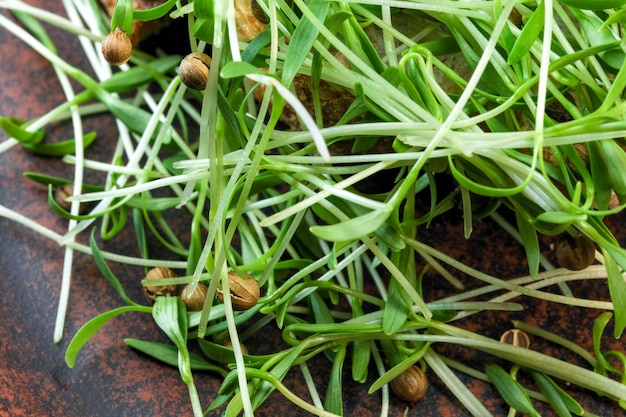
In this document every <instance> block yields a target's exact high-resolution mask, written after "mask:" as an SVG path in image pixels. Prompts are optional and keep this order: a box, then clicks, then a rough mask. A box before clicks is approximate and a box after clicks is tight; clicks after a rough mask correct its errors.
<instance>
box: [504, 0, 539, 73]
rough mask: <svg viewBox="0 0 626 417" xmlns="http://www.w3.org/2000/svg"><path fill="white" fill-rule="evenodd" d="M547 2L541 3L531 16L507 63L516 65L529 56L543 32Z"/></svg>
mask: <svg viewBox="0 0 626 417" xmlns="http://www.w3.org/2000/svg"><path fill="white" fill-rule="evenodd" d="M545 11H546V7H545V1H542V2H541V3H539V5H538V6H537V8H536V9H535V11H534V12H533V14H532V15H531V16H530V18H529V19H528V21H527V22H526V24H524V28H523V29H522V32H521V33H520V35H519V37H518V38H517V40H516V41H515V44H513V48H512V49H511V52H510V53H509V57H508V59H507V63H508V64H509V65H515V64H517V63H518V62H520V61H521V60H522V58H524V57H525V56H527V55H528V51H530V48H531V47H532V46H533V44H534V43H535V41H536V40H537V39H538V38H539V34H540V33H541V31H542V30H543V25H544V17H545Z"/></svg>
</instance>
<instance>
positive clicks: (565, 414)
mask: <svg viewBox="0 0 626 417" xmlns="http://www.w3.org/2000/svg"><path fill="white" fill-rule="evenodd" d="M529 372H530V374H531V375H532V377H533V379H534V380H535V382H537V385H538V386H539V389H540V391H541V393H542V394H543V396H544V397H546V399H547V400H548V402H549V403H550V405H551V406H552V408H553V409H554V411H556V413H557V414H558V415H559V417H570V416H571V415H572V414H571V413H574V414H576V415H577V416H582V415H583V413H584V412H585V409H584V408H583V407H582V406H581V405H580V404H579V403H578V402H577V401H576V400H575V399H573V398H572V397H571V396H570V395H569V394H568V393H567V392H565V391H563V390H562V389H561V387H559V386H558V385H557V384H556V383H555V382H554V381H553V380H552V378H550V377H549V376H547V375H546V374H544V373H542V372H537V371H533V370H529Z"/></svg>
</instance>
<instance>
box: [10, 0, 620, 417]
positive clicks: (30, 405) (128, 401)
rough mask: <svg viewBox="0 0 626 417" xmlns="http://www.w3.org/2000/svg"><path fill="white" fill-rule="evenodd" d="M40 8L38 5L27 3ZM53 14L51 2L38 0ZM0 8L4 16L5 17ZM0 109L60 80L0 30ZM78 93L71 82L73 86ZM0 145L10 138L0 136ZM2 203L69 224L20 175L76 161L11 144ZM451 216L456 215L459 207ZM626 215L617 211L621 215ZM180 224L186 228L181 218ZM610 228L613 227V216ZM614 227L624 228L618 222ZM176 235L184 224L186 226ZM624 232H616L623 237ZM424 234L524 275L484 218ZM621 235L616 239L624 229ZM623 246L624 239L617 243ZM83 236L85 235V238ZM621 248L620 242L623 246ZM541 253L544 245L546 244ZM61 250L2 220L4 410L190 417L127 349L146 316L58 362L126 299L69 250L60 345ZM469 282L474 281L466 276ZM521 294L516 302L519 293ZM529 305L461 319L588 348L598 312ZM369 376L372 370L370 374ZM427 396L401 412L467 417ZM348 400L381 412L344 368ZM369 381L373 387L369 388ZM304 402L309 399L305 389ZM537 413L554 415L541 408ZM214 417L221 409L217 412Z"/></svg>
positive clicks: (127, 277)
mask: <svg viewBox="0 0 626 417" xmlns="http://www.w3.org/2000/svg"><path fill="white" fill-rule="evenodd" d="M34 3H38V4H42V3H44V2H41V1H38V2H34ZM45 3H46V7H48V8H53V9H55V10H56V11H58V10H59V9H60V5H59V3H60V2H59V3H57V2H45ZM3 13H4V12H3ZM52 33H53V35H54V36H55V39H57V40H58V45H59V49H60V53H61V55H62V56H63V57H64V58H66V59H67V60H68V61H69V62H71V63H73V64H75V65H80V64H81V62H80V56H79V55H78V54H77V53H76V51H77V49H78V48H77V45H76V44H75V41H74V40H73V39H71V38H68V37H67V36H63V34H62V33H61V32H60V31H57V30H52ZM0 57H1V58H0V115H2V116H14V117H20V118H24V119H29V118H32V117H36V116H39V115H41V114H43V113H44V112H46V111H48V110H49V109H51V108H53V107H54V106H55V105H58V104H59V103H61V102H63V96H62V94H61V90H60V87H59V86H58V85H57V84H56V83H55V80H56V78H55V76H54V74H53V71H52V68H51V67H50V66H49V65H48V64H47V63H46V61H45V60H43V59H42V58H41V57H39V56H38V55H37V54H36V53H35V52H34V51H32V50H30V49H29V48H26V47H24V46H23V45H22V44H21V43H20V42H19V41H18V40H17V39H16V38H15V37H13V36H12V35H10V34H8V33H7V32H6V31H5V30H1V29H0ZM77 88H79V87H77ZM110 124H111V119H109V118H108V117H96V118H92V119H90V120H88V121H87V123H86V126H85V130H86V131H89V130H96V131H97V132H98V137H99V140H98V141H97V143H96V144H95V145H94V146H93V147H92V148H90V149H89V150H88V151H87V156H88V157H97V156H99V155H107V154H108V153H109V152H110V149H108V148H109V146H108V142H107V140H106V139H107V137H109V138H110V137H111V135H113V134H114V132H112V131H111V129H110V127H109V126H110ZM0 135H1V136H0V140H1V141H4V140H6V136H5V135H4V134H0ZM72 136H73V134H72V132H71V128H70V127H69V126H68V125H65V124H59V125H55V126H53V127H51V128H50V129H48V137H47V138H48V139H47V140H51V141H55V140H62V139H66V138H69V137H72ZM0 166H1V167H2V168H1V169H0V204H2V205H4V206H6V207H9V208H11V209H13V210H15V211H17V212H18V213H22V214H24V215H27V216H28V217H29V218H31V219H34V220H35V221H36V222H38V223H39V224H42V225H45V226H46V227H48V228H51V229H53V230H55V231H56V232H57V233H63V232H64V231H65V230H66V227H67V224H66V221H64V220H62V219H60V218H59V217H58V216H56V215H55V214H54V213H52V211H51V210H50V209H49V208H48V206H47V202H46V189H45V188H44V187H42V186H39V185H37V184H34V183H32V182H31V181H29V180H27V179H25V178H24V177H23V176H22V175H21V173H22V172H23V171H37V172H43V173H49V174H54V175H64V174H65V175H70V174H71V172H72V168H71V167H68V166H66V165H64V164H62V163H61V162H60V161H58V160H53V159H48V158H42V157H36V156H33V155H31V154H28V153H26V152H24V151H23V150H22V149H20V147H19V146H15V147H13V148H12V149H11V150H9V151H7V152H4V153H1V154H0ZM455 214H457V215H458V213H455ZM621 219H622V220H623V216H622V218H621ZM181 223H183V224H184V222H183V221H181ZM614 223H618V221H615V222H614ZM618 228H621V229H622V231H623V230H624V226H623V225H622V224H618ZM182 230H183V233H184V228H183V229H182ZM622 235H623V234H622ZM420 238H421V239H424V240H425V241H427V242H428V243H430V244H432V245H434V246H436V247H437V248H440V249H441V250H443V251H444V252H447V253H449V254H450V255H452V256H455V257H458V258H459V259H460V260H462V261H463V262H467V263H468V264H470V265H472V266H474V267H476V268H478V269H480V270H482V271H485V272H488V273H491V274H494V275H496V276H502V277H514V276H519V275H522V274H524V273H525V267H526V265H525V262H524V261H522V258H523V251H522V250H521V248H520V247H519V245H517V244H515V243H514V242H512V241H511V239H509V238H507V237H506V236H504V234H503V233H502V232H499V231H496V228H495V227H494V225H493V224H492V223H490V222H488V221H484V222H477V223H476V225H475V230H474V233H473V236H472V239H471V240H470V241H466V240H464V238H463V233H462V224H461V223H460V221H459V220H458V216H457V217H456V218H454V217H450V216H448V217H446V218H444V219H443V220H440V221H437V222H435V223H434V224H433V225H432V227H431V228H430V230H429V231H427V232H422V234H421V235H420ZM622 238H623V236H622ZM133 241H134V237H133V235H132V233H130V232H129V231H126V232H124V234H123V235H122V238H121V239H120V238H117V239H115V241H114V242H104V243H102V244H103V248H104V249H107V250H113V251H116V252H123V253H127V254H130V255H137V250H136V249H135V247H134V245H133ZM622 241H623V242H624V240H622ZM83 243H85V242H83ZM624 243H626V242H624ZM543 244H544V245H545V248H546V251H547V252H546V253H548V255H549V256H552V255H551V254H550V252H549V251H548V250H547V247H548V244H549V240H547V239H546V240H545V241H544V242H543ZM63 252H64V250H63V248H62V247H60V246H58V245H57V244H56V243H54V242H52V241H50V240H48V239H45V238H42V237H41V236H39V235H38V234H37V233H35V232H33V231H32V230H29V229H28V228H26V227H24V226H20V225H17V224H16V223H14V222H11V221H9V220H7V219H4V218H0V294H2V297H1V298H0V300H1V302H0V336H1V339H0V416H14V417H20V416H31V415H40V416H65V417H72V416H102V417H112V416H163V415H167V416H186V415H191V409H190V406H189V401H188V394H187V389H186V387H185V386H184V384H183V383H182V381H181V380H180V378H179V376H178V372H177V370H176V369H173V368H168V367H166V366H163V365H160V364H158V363H156V362H154V361H152V360H151V359H149V358H146V357H144V356H142V355H140V354H137V353H136V352H134V351H131V350H130V349H128V348H126V347H125V345H124V342H123V339H124V338H126V337H135V338H143V339H148V340H157V341H165V339H164V336H163V335H162V334H161V333H160V332H159V331H158V330H157V329H156V328H155V326H154V325H153V324H152V322H151V318H150V317H149V316H148V315H145V314H144V315H141V314H128V315H124V316H120V317H118V318H116V319H114V320H113V321H111V322H110V323H109V324H108V325H106V326H105V327H104V328H103V329H102V331H100V332H99V333H98V334H97V335H96V336H95V337H94V338H93V340H92V341H90V342H89V343H88V344H87V345H86V347H85V349H84V351H83V352H82V353H81V355H80V357H79V360H78V363H77V365H76V367H75V368H73V369H70V368H68V367H67V366H66V364H65V361H64V352H65V348H66V347H67V344H68V342H69V339H70V338H71V336H72V335H73V334H74V333H75V332H76V330H77V329H78V328H79V327H80V326H81V325H82V324H83V323H85V322H86V321H87V320H88V319H90V318H91V317H93V316H94V315H97V314H99V313H101V312H103V311H105V310H107V309H110V308H114V307H118V306H121V305H123V302H122V300H120V299H119V297H118V296H117V294H116V293H115V291H114V290H113V289H112V288H111V287H110V286H109V285H108V283H107V282H106V281H105V280H104V279H103V278H102V277H101V275H100V273H99V272H98V271H97V268H96V267H95V265H94V264H93V262H92V261H91V259H90V257H88V256H87V255H83V254H76V255H75V267H74V270H73V275H74V279H73V282H72V287H71V303H70V307H69V311H68V316H67V323H66V331H65V337H64V338H63V340H62V341H61V343H60V344H58V345H55V344H54V343H53V341H52V340H53V335H52V333H53V325H54V318H55V314H56V308H57V297H58V295H59V286H60V277H61V271H62V264H63ZM111 267H112V269H113V271H114V272H115V273H116V274H117V275H118V276H119V277H120V278H121V279H122V280H123V281H124V283H125V284H126V285H127V287H128V288H129V292H130V293H131V296H132V297H134V298H135V299H136V300H141V299H142V297H143V296H142V294H141V289H140V288H139V286H138V285H136V286H135V285H133V284H132V283H133V280H134V281H137V280H138V279H140V278H141V273H142V271H141V269H139V268H130V267H123V266H120V265H117V264H112V265H111ZM440 281H441V278H438V277H437V276H436V275H434V274H433V275H429V276H428V279H427V280H426V282H425V293H426V298H427V299H433V298H434V297H437V296H441V295H442V294H444V293H446V292H449V291H451V289H450V288H449V286H447V284H445V283H441V282H440ZM465 282H466V283H467V284H468V286H470V287H471V286H472V285H475V283H474V282H473V281H472V280H469V279H465ZM572 288H573V290H574V292H575V294H576V295H579V296H583V297H591V296H597V297H603V298H605V299H606V298H607V297H608V295H607V293H608V292H607V289H606V285H605V283H604V282H603V281H600V280H596V281H588V282H577V283H574V284H572ZM515 301H520V300H515ZM521 302H522V303H523V304H524V306H525V307H526V309H525V311H523V312H518V313H512V314H503V313H500V314H496V313H484V314H479V315H476V316H472V317H470V318H468V319H466V320H465V321H463V322H462V323H460V324H461V325H462V326H464V327H466V328H468V329H471V330H475V331H478V332H480V333H481V334H484V335H486V336H489V337H492V338H494V339H499V337H500V334H501V333H502V332H503V331H505V330H507V329H508V328H510V321H511V320H513V319H517V320H524V321H526V322H528V323H530V324H535V325H538V326H542V327H545V328H547V329H549V330H552V331H554V332H557V333H558V334H560V335H563V336H565V337H568V338H570V339H572V340H575V341H577V342H579V343H580V344H581V345H582V346H583V347H584V348H586V349H588V350H592V344H591V326H592V323H593V320H594V319H595V317H596V315H597V314H598V312H597V311H595V310H583V309H577V308H571V307H564V306H559V305H555V304H547V303H545V302H538V301H533V300H527V299H521ZM277 338H278V333H275V334H272V333H271V332H270V333H267V334H263V335H260V336H259V337H258V338H255V340H254V342H253V343H251V344H248V349H249V350H250V351H251V353H264V352H270V351H272V349H273V347H274V346H275V345H276V344H277V343H280V342H277V340H278V339H277ZM605 342H606V347H607V348H609V347H610V346H612V347H614V348H617V349H623V348H624V346H623V342H621V341H616V340H613V339H610V338H608V337H607V338H606V340H605ZM531 343H532V347H533V348H534V349H537V350H541V351H545V352H548V353H550V354H552V355H554V356H556V357H559V358H562V359H565V360H568V361H573V362H577V363H580V360H579V359H577V358H575V357H574V356H573V355H571V354H570V353H569V352H567V351H565V350H564V349H560V348H558V347H556V346H554V345H550V344H549V343H545V342H541V341H538V340H536V339H533V340H532V342H531ZM437 349H438V350H439V351H440V352H442V353H445V354H447V355H449V356H451V357H454V358H456V359H457V360H461V361H463V362H464V363H466V364H469V365H473V366H476V367H478V368H479V369H480V368H482V367H483V366H484V365H486V364H487V363H490V362H491V359H490V358H489V357H488V356H487V355H483V354H477V353H476V352H474V351H471V350H469V349H458V348H453V347H443V346H440V347H437ZM309 366H310V368H311V371H312V373H313V377H314V379H315V381H316V382H318V383H319V384H320V391H321V393H322V394H323V391H324V387H325V381H326V380H327V377H328V373H329V369H330V366H329V362H328V361H326V359H324V358H323V357H321V358H319V360H315V361H313V362H312V363H310V364H309ZM370 375H373V372H372V373H371V374H370ZM429 375H430V376H431V380H430V387H429V391H428V393H427V396H426V398H425V399H424V400H423V401H422V402H420V403H419V404H417V405H416V406H414V407H412V408H410V409H409V411H408V414H407V415H409V416H418V415H419V416H444V417H445V416H465V415H467V413H466V412H464V411H463V409H462V407H461V406H460V404H459V403H458V402H457V401H456V400H455V399H454V397H453V396H452V395H451V394H450V393H449V392H448V391H447V390H446V389H445V387H444V386H442V384H441V383H440V382H439V381H438V380H437V379H436V378H435V377H433V375H432V372H431V373H429ZM463 379H464V380H465V381H467V383H468V385H469V386H470V387H471V388H472V390H473V391H474V392H476V393H477V394H478V395H479V397H480V398H481V399H483V400H484V402H485V404H487V405H488V407H489V408H490V409H491V410H492V411H493V413H494V414H495V415H505V413H506V412H505V409H504V408H503V407H502V403H501V402H500V401H499V400H497V399H496V398H497V397H496V396H494V394H493V392H492V391H491V389H490V388H489V387H488V385H486V384H484V383H481V382H477V381H472V380H470V379H468V378H465V377H463ZM344 380H345V384H346V389H345V391H344V399H345V403H346V410H345V415H347V416H361V417H366V416H376V415H379V414H380V407H379V405H378V404H379V397H378V394H374V395H372V396H368V395H367V394H366V391H367V386H368V384H365V385H359V384H355V383H353V382H351V381H350V373H349V369H348V370H347V372H346V375H345V376H344ZM371 381H372V379H370V381H369V383H371ZM196 383H197V386H198V390H199V392H200V397H201V401H202V403H203V405H208V404H209V402H210V400H211V398H213V397H214V396H215V394H216V392H217V389H218V388H219V379H218V378H217V377H215V376H213V375H210V374H197V376H196ZM285 383H286V385H287V386H288V387H290V388H291V389H293V390H294V391H296V392H300V393H304V392H306V391H305V388H304V385H303V383H302V379H301V378H300V377H299V376H298V375H297V374H295V373H293V374H290V375H289V376H288V377H287V379H286V380H285ZM571 392H572V393H573V395H574V396H575V397H576V398H577V399H579V400H580V401H581V402H582V403H583V404H584V405H585V407H586V408H587V409H588V410H589V411H591V412H594V413H596V414H598V415H603V416H609V415H616V413H618V412H619V411H618V410H617V409H616V406H615V405H614V403H611V402H609V401H606V400H603V399H600V398H597V397H596V396H594V395H593V394H591V393H589V392H586V391H581V390H576V389H574V390H572V391H571ZM303 395H305V398H308V397H306V394H303ZM406 406H407V405H406V404H404V403H402V402H401V401H398V400H395V399H393V400H392V409H391V411H390V415H391V416H398V417H399V416H402V415H403V413H404V411H405V407H406ZM543 410H544V412H545V414H544V415H551V414H550V412H548V411H545V410H546V409H545V408H544V409H543ZM213 415H219V412H216V413H214V414H213ZM257 415H259V416H276V415H283V416H288V415H294V416H296V415H305V413H304V412H302V411H301V410H300V409H298V408H296V407H295V406H293V405H291V404H290V403H289V402H288V401H287V400H285V399H283V398H282V397H280V396H278V395H274V396H272V397H271V398H270V400H269V401H268V402H267V403H266V404H265V405H263V407H262V408H261V409H260V410H259V412H258V413H257Z"/></svg>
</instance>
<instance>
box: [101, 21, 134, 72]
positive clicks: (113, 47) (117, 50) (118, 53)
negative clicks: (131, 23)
mask: <svg viewBox="0 0 626 417" xmlns="http://www.w3.org/2000/svg"><path fill="white" fill-rule="evenodd" d="M132 52H133V43H132V42H131V40H130V37H129V36H128V35H127V34H126V32H124V31H123V30H122V29H120V28H119V27H118V28H117V29H115V30H114V31H113V32H110V33H109V34H108V35H107V36H106V37H105V38H104V40H103V41H102V55H103V56H104V59H105V60H106V61H107V62H108V63H109V64H111V65H115V66H120V65H122V64H125V63H126V62H128V60H129V59H130V54H131V53H132Z"/></svg>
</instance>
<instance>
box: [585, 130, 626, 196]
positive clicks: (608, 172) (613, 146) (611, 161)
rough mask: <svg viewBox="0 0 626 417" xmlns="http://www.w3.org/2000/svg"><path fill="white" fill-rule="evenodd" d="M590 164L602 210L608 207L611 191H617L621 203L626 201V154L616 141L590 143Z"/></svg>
mask: <svg viewBox="0 0 626 417" xmlns="http://www.w3.org/2000/svg"><path fill="white" fill-rule="evenodd" d="M587 146H588V149H589V164H590V166H591V174H592V176H593V182H594V185H595V186H596V189H597V193H598V199H599V201H598V205H599V207H600V208H606V207H607V206H608V200H610V190H613V191H615V194H617V197H618V198H619V200H620V201H621V202H624V201H626V178H625V177H624V175H623V173H624V171H625V170H626V152H624V150H623V149H622V148H621V147H620V145H619V144H618V143H617V142H615V141H614V140H599V141H590V142H589V143H588V144H587Z"/></svg>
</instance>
